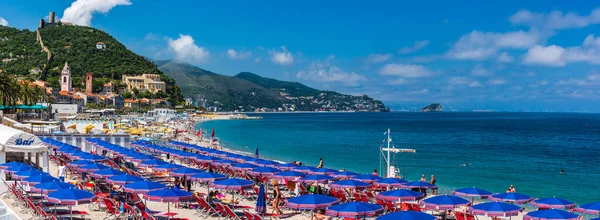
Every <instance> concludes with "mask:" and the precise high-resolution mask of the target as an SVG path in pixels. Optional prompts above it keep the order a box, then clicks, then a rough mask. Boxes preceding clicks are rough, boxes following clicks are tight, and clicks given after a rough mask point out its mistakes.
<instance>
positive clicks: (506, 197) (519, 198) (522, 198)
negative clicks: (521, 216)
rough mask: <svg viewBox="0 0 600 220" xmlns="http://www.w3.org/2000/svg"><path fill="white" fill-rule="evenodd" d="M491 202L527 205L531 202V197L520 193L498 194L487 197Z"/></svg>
mask: <svg viewBox="0 0 600 220" xmlns="http://www.w3.org/2000/svg"><path fill="white" fill-rule="evenodd" d="M489 199H490V200H492V201H503V202H514V203H517V204H522V203H528V202H529V201H531V199H532V198H531V196H527V195H523V194H520V193H499V194H494V195H491V196H490V197H489Z"/></svg>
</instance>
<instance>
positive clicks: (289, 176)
mask: <svg viewBox="0 0 600 220" xmlns="http://www.w3.org/2000/svg"><path fill="white" fill-rule="evenodd" d="M304 176H306V174H304V173H301V172H296V171H285V172H281V173H276V174H275V175H273V177H274V178H279V179H284V180H295V179H296V178H302V177H304Z"/></svg>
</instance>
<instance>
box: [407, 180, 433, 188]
mask: <svg viewBox="0 0 600 220" xmlns="http://www.w3.org/2000/svg"><path fill="white" fill-rule="evenodd" d="M402 186H404V187H405V188H409V189H437V188H438V187H437V186H436V185H433V184H431V183H427V182H421V181H413V182H407V183H404V184H402Z"/></svg>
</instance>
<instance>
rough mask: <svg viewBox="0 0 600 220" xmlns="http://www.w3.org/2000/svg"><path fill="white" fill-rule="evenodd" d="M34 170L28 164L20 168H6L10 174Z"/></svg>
mask: <svg viewBox="0 0 600 220" xmlns="http://www.w3.org/2000/svg"><path fill="white" fill-rule="evenodd" d="M31 169H33V168H31V166H29V165H27V164H22V165H20V166H11V167H7V168H6V172H8V173H18V172H21V171H27V170H31Z"/></svg>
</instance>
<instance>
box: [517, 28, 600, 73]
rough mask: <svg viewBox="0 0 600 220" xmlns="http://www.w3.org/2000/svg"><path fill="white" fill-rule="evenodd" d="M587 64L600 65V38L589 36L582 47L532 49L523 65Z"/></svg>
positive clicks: (538, 47) (535, 47) (524, 58)
mask: <svg viewBox="0 0 600 220" xmlns="http://www.w3.org/2000/svg"><path fill="white" fill-rule="evenodd" d="M575 62H585V63H589V64H593V65H597V64H600V37H599V38H595V37H594V35H591V34H590V35H588V36H587V37H586V38H585V40H584V41H583V44H582V45H581V46H576V47H567V48H564V47H561V46H557V45H550V46H540V45H536V46H534V47H532V48H530V49H529V50H528V51H527V53H526V54H525V56H524V57H523V63H526V64H532V65H536V64H537V65H545V66H565V65H567V64H568V63H575Z"/></svg>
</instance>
